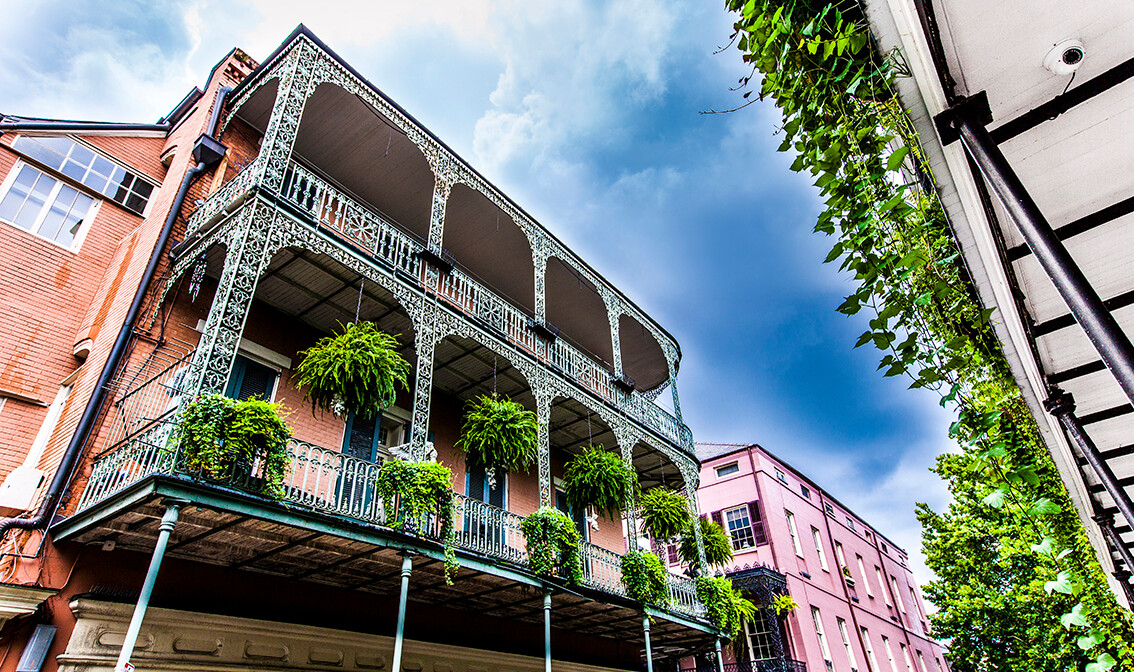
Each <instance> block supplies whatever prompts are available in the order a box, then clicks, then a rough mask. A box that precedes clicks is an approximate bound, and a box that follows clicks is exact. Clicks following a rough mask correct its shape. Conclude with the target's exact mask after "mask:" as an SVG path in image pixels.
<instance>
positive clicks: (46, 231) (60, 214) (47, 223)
mask: <svg viewBox="0 0 1134 672" xmlns="http://www.w3.org/2000/svg"><path fill="white" fill-rule="evenodd" d="M78 195H79V192H77V191H75V190H74V189H72V188H71V187H68V186H67V185H63V186H61V187H60V188H59V193H58V195H56V197H55V201H54V202H52V204H51V205H50V207H49V208H48V211H47V216H46V217H44V218H43V223H42V224H40V225H39V231H38V233H39V235H41V236H43V237H44V238H50V239H51V240H55V236H56V234H58V233H59V231H60V230H61V229H62V228H63V221H64V220H65V219H66V218H67V213H69V212H70V211H71V206H72V205H74V204H75V197H76V196H78Z"/></svg>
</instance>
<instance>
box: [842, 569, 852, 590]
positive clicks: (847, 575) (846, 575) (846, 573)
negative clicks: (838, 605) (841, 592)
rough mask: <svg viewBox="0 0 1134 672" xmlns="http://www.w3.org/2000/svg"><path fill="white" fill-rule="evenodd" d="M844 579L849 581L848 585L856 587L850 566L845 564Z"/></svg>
mask: <svg viewBox="0 0 1134 672" xmlns="http://www.w3.org/2000/svg"><path fill="white" fill-rule="evenodd" d="M843 580H844V581H846V582H847V585H848V586H850V587H851V588H854V577H853V576H851V571H850V567H847V566H846V565H843Z"/></svg>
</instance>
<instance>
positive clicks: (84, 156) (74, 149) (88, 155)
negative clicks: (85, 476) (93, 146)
mask: <svg viewBox="0 0 1134 672" xmlns="http://www.w3.org/2000/svg"><path fill="white" fill-rule="evenodd" d="M94 158H95V153H94V152H92V151H91V150H89V149H87V148H86V147H83V146H82V145H80V144H78V143H74V144H73V145H72V146H71V160H72V161H74V162H75V163H77V164H79V165H80V166H82V167H83V169H84V170H85V169H86V168H87V167H89V166H90V165H91V163H92V162H93V161H94Z"/></svg>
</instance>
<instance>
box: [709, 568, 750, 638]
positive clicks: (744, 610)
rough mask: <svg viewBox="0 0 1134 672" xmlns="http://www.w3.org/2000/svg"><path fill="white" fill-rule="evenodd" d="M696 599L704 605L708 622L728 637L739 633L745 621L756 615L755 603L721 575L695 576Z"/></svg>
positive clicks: (733, 636)
mask: <svg viewBox="0 0 1134 672" xmlns="http://www.w3.org/2000/svg"><path fill="white" fill-rule="evenodd" d="M697 599H699V600H701V604H703V605H705V612H706V616H708V617H709V622H711V623H712V624H713V625H714V626H716V628H717V629H718V630H720V631H721V632H723V633H725V635H726V636H728V638H729V639H734V638H735V637H736V636H737V635H738V634H740V629H741V628H742V627H743V626H744V622H745V621H750V620H752V619H754V618H755V617H756V605H755V604H753V603H752V601H751V600H749V599H747V598H745V597H744V596H743V595H741V594H740V591H738V590H737V589H736V588H735V587H733V585H732V581H730V580H729V579H727V578H725V577H723V576H699V577H697Z"/></svg>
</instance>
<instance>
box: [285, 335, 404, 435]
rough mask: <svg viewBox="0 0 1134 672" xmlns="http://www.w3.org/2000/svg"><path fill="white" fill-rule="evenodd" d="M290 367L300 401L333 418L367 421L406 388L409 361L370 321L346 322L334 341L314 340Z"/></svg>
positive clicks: (389, 337) (326, 338) (327, 338)
mask: <svg viewBox="0 0 1134 672" xmlns="http://www.w3.org/2000/svg"><path fill="white" fill-rule="evenodd" d="M299 354H300V355H301V356H302V359H301V360H300V362H299V364H298V365H296V367H295V375H296V377H297V378H298V381H299V385H300V386H301V387H305V388H307V389H306V391H305V392H304V395H305V396H304V400H308V399H310V400H311V402H312V405H313V408H312V412H314V409H315V408H320V409H322V410H324V411H331V412H332V413H334V414H335V415H340V416H341V415H346V414H347V413H355V414H357V415H361V416H363V417H367V418H372V417H374V416H375V415H377V414H378V413H380V412H381V411H382V409H383V408H385V407H387V406H389V405H391V404H393V403H394V400H395V398H396V396H397V387H398V386H400V387H401V388H402V389H406V385H407V381H408V379H409V362H407V361H406V360H405V358H403V357H402V356H401V355H400V354H398V339H397V338H396V337H394V336H391V335H389V334H387V333H384V332H382V331H379V330H378V326H377V325H376V324H374V323H373V322H359V323H357V324H355V323H353V322H352V323H349V324H347V325H346V326H345V327H343V332H342V333H341V334H338V335H336V336H326V337H324V338H321V339H319V340H318V341H317V342H316V343H315V345H313V346H311V347H310V348H308V349H307V350H304V351H303V352H301V353H299Z"/></svg>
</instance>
